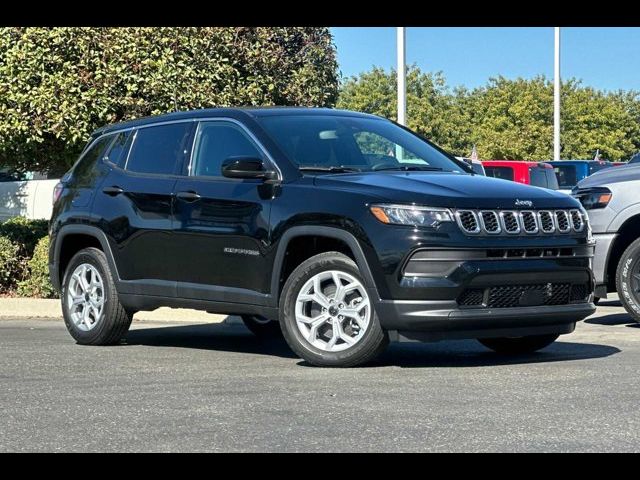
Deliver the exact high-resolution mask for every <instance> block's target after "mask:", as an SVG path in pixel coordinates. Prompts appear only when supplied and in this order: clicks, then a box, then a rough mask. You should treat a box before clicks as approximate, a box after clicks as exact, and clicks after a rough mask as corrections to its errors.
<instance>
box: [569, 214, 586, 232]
mask: <svg viewBox="0 0 640 480" xmlns="http://www.w3.org/2000/svg"><path fill="white" fill-rule="evenodd" d="M571 226H572V227H573V229H574V230H575V231H576V232H581V231H582V230H583V229H584V218H583V217H582V213H580V212H579V211H578V210H571Z"/></svg>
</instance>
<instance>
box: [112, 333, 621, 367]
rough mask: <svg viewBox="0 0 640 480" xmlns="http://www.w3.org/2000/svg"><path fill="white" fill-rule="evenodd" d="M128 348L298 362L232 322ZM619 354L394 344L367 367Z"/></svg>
mask: <svg viewBox="0 0 640 480" xmlns="http://www.w3.org/2000/svg"><path fill="white" fill-rule="evenodd" d="M123 345H125V346H127V345H145V346H151V347H177V348H195V349H203V350H217V351H228V352H237V353H251V354H261V355H272V356H277V357H282V358H292V359H293V358H298V357H296V355H295V354H294V353H293V352H292V351H291V350H290V349H289V347H288V346H287V344H286V343H285V342H284V340H282V339H271V340H260V339H258V338H257V337H255V336H254V335H253V334H251V333H250V332H249V331H248V330H247V329H246V328H245V327H244V326H243V325H229V324H226V323H219V324H212V323H208V324H201V325H179V326H167V327H151V328H140V329H133V330H130V331H129V333H128V334H127V336H126V337H125V340H124V342H123ZM618 352H620V350H619V349H617V348H615V347H611V346H608V345H598V344H590V343H574V342H563V341H558V342H555V343H554V344H552V345H551V346H549V347H547V348H545V349H544V350H542V351H540V352H536V353H533V354H527V355H516V356H502V355H498V354H496V353H493V352H491V351H489V350H487V349H486V348H484V347H483V346H481V345H480V344H479V343H478V342H476V341H475V340H456V341H444V342H437V343H392V344H391V345H390V346H389V347H388V348H387V350H386V351H385V352H384V353H383V354H382V355H381V356H380V357H379V358H378V359H377V360H376V361H375V362H373V363H371V364H369V365H367V367H384V366H397V367H403V368H420V367H422V368H437V367H486V366H492V365H514V364H524V363H545V362H563V361H569V360H582V359H593V358H602V357H608V356H610V355H614V354H616V353H618ZM297 363H298V365H301V366H309V364H308V363H306V362H305V361H302V360H300V361H299V362H297ZM365 368H366V367H365Z"/></svg>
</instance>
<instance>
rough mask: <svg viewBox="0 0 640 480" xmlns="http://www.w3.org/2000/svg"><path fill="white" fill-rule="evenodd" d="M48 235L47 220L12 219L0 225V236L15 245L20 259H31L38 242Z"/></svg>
mask: <svg viewBox="0 0 640 480" xmlns="http://www.w3.org/2000/svg"><path fill="white" fill-rule="evenodd" d="M48 233H49V222H48V221H47V220H29V219H27V218H24V217H14V218H11V219H9V220H7V221H6V222H4V223H2V224H0V235H2V236H3V237H6V238H8V239H9V240H11V241H12V242H13V243H14V244H16V245H17V246H18V248H19V255H20V257H22V258H25V259H29V258H31V256H32V255H33V250H34V249H35V248H36V244H37V243H38V241H39V240H40V239H41V238H42V237H45V236H47V235H48Z"/></svg>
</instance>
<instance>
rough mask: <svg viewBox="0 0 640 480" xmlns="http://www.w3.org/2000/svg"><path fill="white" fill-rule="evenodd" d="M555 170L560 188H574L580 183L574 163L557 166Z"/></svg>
mask: <svg viewBox="0 0 640 480" xmlns="http://www.w3.org/2000/svg"><path fill="white" fill-rule="evenodd" d="M553 170H554V171H555V172H556V178H557V179H558V185H559V186H560V188H565V189H566V188H572V187H575V186H576V184H577V183H578V172H577V169H576V167H575V166H574V165H562V166H559V167H558V166H555V165H554V167H553Z"/></svg>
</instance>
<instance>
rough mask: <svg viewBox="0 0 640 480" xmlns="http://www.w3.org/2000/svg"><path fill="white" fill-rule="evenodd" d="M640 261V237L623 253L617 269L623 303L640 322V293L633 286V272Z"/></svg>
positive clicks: (617, 279)
mask: <svg viewBox="0 0 640 480" xmlns="http://www.w3.org/2000/svg"><path fill="white" fill-rule="evenodd" d="M639 262H640V238H639V239H637V240H635V241H634V242H633V243H632V244H631V245H629V247H627V249H626V250H625V251H624V253H623V254H622V257H620V262H619V263H618V268H617V269H616V290H617V291H618V296H619V297H620V301H621V302H622V305H623V306H624V308H625V309H626V310H627V312H628V313H629V314H630V315H631V316H632V317H633V319H634V320H635V321H636V322H640V293H638V292H635V291H634V288H633V272H634V271H635V270H636V269H637V266H638V263H639Z"/></svg>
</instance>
